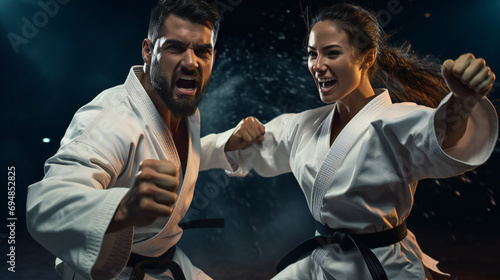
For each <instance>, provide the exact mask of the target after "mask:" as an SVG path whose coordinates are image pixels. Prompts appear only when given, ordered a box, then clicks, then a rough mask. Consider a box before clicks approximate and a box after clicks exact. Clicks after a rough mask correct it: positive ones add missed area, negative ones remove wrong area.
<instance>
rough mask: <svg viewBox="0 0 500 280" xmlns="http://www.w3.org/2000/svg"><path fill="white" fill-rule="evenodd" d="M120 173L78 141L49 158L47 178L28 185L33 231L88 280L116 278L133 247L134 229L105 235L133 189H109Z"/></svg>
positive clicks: (28, 224)
mask: <svg viewBox="0 0 500 280" xmlns="http://www.w3.org/2000/svg"><path fill="white" fill-rule="evenodd" d="M118 174H119V170H117V167H116V166H113V164H111V163H110V161H109V160H108V158H106V156H104V155H103V153H101V152H99V151H98V150H97V149H95V148H94V147H92V146H91V145H89V144H87V143H83V142H80V141H78V140H76V141H73V142H70V143H69V144H67V145H65V146H63V147H61V148H60V149H59V151H58V152H57V153H56V154H55V155H54V156H53V157H51V158H50V159H48V160H47V162H46V164H45V177H44V179H43V180H42V181H40V182H38V183H35V184H33V185H31V186H30V187H29V190H28V198H27V226H28V230H29V232H30V234H31V235H32V236H33V238H34V239H35V240H36V241H38V242H39V243H40V244H42V245H43V246H44V247H45V248H46V249H47V250H48V251H49V252H51V253H52V254H53V255H55V256H57V257H58V258H60V259H61V260H62V261H63V262H64V263H65V264H66V265H69V266H70V267H71V268H72V269H74V270H75V271H76V272H78V273H79V274H81V275H83V276H85V278H88V279H112V278H115V277H116V276H117V275H119V274H120V272H121V270H122V269H123V268H124V267H125V266H126V263H127V259H128V256H129V254H130V251H131V246H132V237H133V229H132V228H128V229H124V230H122V231H119V232H115V233H112V234H106V230H107V228H108V225H109V223H110V221H111V220H112V219H113V216H114V213H115V211H116V209H117V207H118V205H119V203H120V201H121V200H122V198H123V197H124V196H125V194H126V193H127V191H128V188H118V187H115V188H108V186H112V185H113V184H114V182H115V181H116V179H117V176H118ZM98 258H99V261H98Z"/></svg>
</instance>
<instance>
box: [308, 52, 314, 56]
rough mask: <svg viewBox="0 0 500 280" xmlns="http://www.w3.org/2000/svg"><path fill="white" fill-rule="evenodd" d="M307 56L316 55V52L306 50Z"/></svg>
mask: <svg viewBox="0 0 500 280" xmlns="http://www.w3.org/2000/svg"><path fill="white" fill-rule="evenodd" d="M307 56H309V57H311V56H316V53H315V52H308V53H307Z"/></svg>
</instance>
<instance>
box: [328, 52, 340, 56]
mask: <svg viewBox="0 0 500 280" xmlns="http://www.w3.org/2000/svg"><path fill="white" fill-rule="evenodd" d="M339 54H340V52H339V51H331V52H329V53H328V55H330V56H336V55H339Z"/></svg>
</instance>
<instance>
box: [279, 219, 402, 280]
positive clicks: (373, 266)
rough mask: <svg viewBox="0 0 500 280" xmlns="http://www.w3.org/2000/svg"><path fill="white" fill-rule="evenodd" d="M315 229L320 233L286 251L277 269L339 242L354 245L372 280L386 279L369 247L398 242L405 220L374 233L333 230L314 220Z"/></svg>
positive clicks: (343, 246)
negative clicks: (349, 232)
mask: <svg viewBox="0 0 500 280" xmlns="http://www.w3.org/2000/svg"><path fill="white" fill-rule="evenodd" d="M316 230H317V231H318V232H319V233H320V235H317V236H314V237H311V238H309V239H307V240H306V241H304V242H302V243H301V244H300V245H299V246H297V247H295V249H293V250H292V251H291V252H290V253H288V254H287V255H286V256H285V257H284V258H283V259H282V260H281V261H280V263H279V264H278V267H277V271H278V272H280V271H282V270H283V269H285V268H286V267H287V266H288V265H290V264H292V263H294V262H296V261H297V260H299V259H300V258H301V257H303V256H305V255H306V254H309V253H311V252H312V251H314V249H316V248H318V247H321V246H323V245H327V244H339V245H340V248H342V250H344V251H347V250H349V249H352V248H354V247H356V249H358V251H359V252H360V253H361V255H362V256H363V259H364V260H365V264H366V266H367V267H368V270H369V271H370V274H371V276H372V278H373V279H374V280H387V279H388V278H387V275H386V274H385V270H384V267H382V264H381V263H380V261H379V260H378V259H377V257H376V256H375V254H374V253H373V252H372V251H371V250H370V248H377V247H384V246H389V245H392V244H394V243H398V242H399V241H401V240H403V239H404V238H405V237H406V234H407V229H406V222H403V223H402V224H400V225H399V226H397V227H395V228H392V229H389V230H386V231H382V232H376V233H368V234H348V233H346V232H343V231H340V230H333V229H331V228H328V227H327V226H325V225H323V224H321V223H320V222H318V221H316Z"/></svg>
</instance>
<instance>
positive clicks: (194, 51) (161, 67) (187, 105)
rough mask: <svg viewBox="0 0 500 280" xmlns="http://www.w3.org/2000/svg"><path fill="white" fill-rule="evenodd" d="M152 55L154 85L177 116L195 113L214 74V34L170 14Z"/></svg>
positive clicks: (199, 25)
mask: <svg viewBox="0 0 500 280" xmlns="http://www.w3.org/2000/svg"><path fill="white" fill-rule="evenodd" d="M151 48H152V56H151V70H150V75H151V84H152V86H153V88H154V89H155V90H156V91H157V92H158V93H159V94H160V97H161V98H162V100H163V102H165V104H166V105H167V107H168V108H169V110H170V111H171V112H172V114H173V115H174V116H175V117H178V118H180V117H186V116H190V115H192V114H194V113H195V112H196V108H198V103H199V102H200V100H201V99H202V97H203V93H204V91H205V88H206V87H207V85H208V81H209V80H210V75H211V74H212V66H213V61H214V43H213V38H212V31H211V30H210V29H209V28H208V27H206V26H204V25H201V24H198V23H193V22H190V21H187V20H184V19H182V18H179V17H177V16H176V15H173V14H171V15H169V16H168V17H167V18H166V19H165V21H164V23H163V26H162V35H161V37H159V38H158V39H157V40H156V41H155V42H154V46H151Z"/></svg>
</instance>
